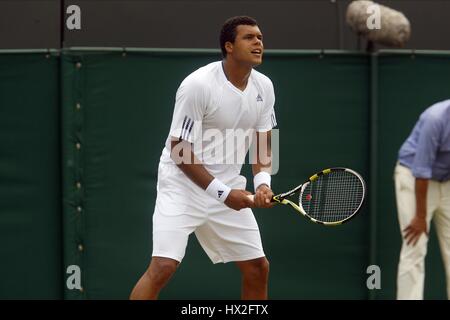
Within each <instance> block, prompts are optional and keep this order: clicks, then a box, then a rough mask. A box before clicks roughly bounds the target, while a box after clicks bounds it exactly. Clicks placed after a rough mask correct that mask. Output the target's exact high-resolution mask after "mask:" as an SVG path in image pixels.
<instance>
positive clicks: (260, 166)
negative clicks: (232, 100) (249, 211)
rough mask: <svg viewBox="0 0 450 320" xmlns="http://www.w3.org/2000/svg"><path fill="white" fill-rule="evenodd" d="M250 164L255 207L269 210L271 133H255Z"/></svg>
mask: <svg viewBox="0 0 450 320" xmlns="http://www.w3.org/2000/svg"><path fill="white" fill-rule="evenodd" d="M254 150H255V153H256V154H255V155H254V159H255V161H253V162H254V163H253V164H252V171H253V176H254V178H253V184H254V187H255V198H254V201H255V206H256V207H257V208H270V207H272V206H273V203H271V200H272V197H273V195H274V194H273V192H272V189H271V185H270V184H271V183H270V182H271V176H270V174H271V173H272V131H271V130H269V131H266V132H256V148H255V149H254Z"/></svg>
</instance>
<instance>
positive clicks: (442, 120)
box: [398, 100, 450, 181]
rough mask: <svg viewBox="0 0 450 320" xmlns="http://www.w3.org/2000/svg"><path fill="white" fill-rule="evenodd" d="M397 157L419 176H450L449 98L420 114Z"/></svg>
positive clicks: (438, 177) (446, 177)
mask: <svg viewBox="0 0 450 320" xmlns="http://www.w3.org/2000/svg"><path fill="white" fill-rule="evenodd" d="M398 160H399V162H400V164H402V165H404V166H406V167H408V168H410V169H411V171H412V174H413V176H415V177H416V178H423V179H432V180H437V181H446V180H449V179H450V100H445V101H442V102H438V103H436V104H434V105H432V106H431V107H429V108H427V109H426V110H425V111H424V112H423V113H422V114H421V115H420V118H419V120H418V121H417V123H416V125H415V126H414V129H413V131H412V132H411V134H410V135H409V137H408V139H406V141H405V142H404V143H403V145H402V146H401V148H400V151H399V153H398Z"/></svg>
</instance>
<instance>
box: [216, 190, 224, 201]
mask: <svg viewBox="0 0 450 320" xmlns="http://www.w3.org/2000/svg"><path fill="white" fill-rule="evenodd" d="M222 194H223V190H219V191H217V196H218V197H219V199H220V197H221V196H222Z"/></svg>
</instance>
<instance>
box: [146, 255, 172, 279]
mask: <svg viewBox="0 0 450 320" xmlns="http://www.w3.org/2000/svg"><path fill="white" fill-rule="evenodd" d="M177 265H178V263H177V262H176V261H173V260H168V259H164V260H160V259H158V260H155V261H152V264H151V266H150V268H149V269H148V270H147V272H146V274H147V276H148V277H149V278H150V279H151V280H153V281H155V282H156V283H165V282H166V281H167V280H168V279H169V278H170V277H171V276H172V275H173V274H174V273H175V271H176V270H177Z"/></svg>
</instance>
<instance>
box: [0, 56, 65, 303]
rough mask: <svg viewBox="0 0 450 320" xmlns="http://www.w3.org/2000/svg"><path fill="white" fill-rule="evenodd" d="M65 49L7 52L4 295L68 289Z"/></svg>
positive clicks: (1, 96)
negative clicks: (65, 268)
mask: <svg viewBox="0 0 450 320" xmlns="http://www.w3.org/2000/svg"><path fill="white" fill-rule="evenodd" d="M60 141H61V136H60V104H59V57H57V56H55V55H53V54H48V53H45V52H36V53H15V54H12V53H11V54H7V53H0V299H61V298H62V297H63V282H62V281H63V269H62V255H61V253H62V232H61V231H62V230H61V226H62V220H61V179H60V178H61V166H60V163H61V161H60V157H61V148H60Z"/></svg>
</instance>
